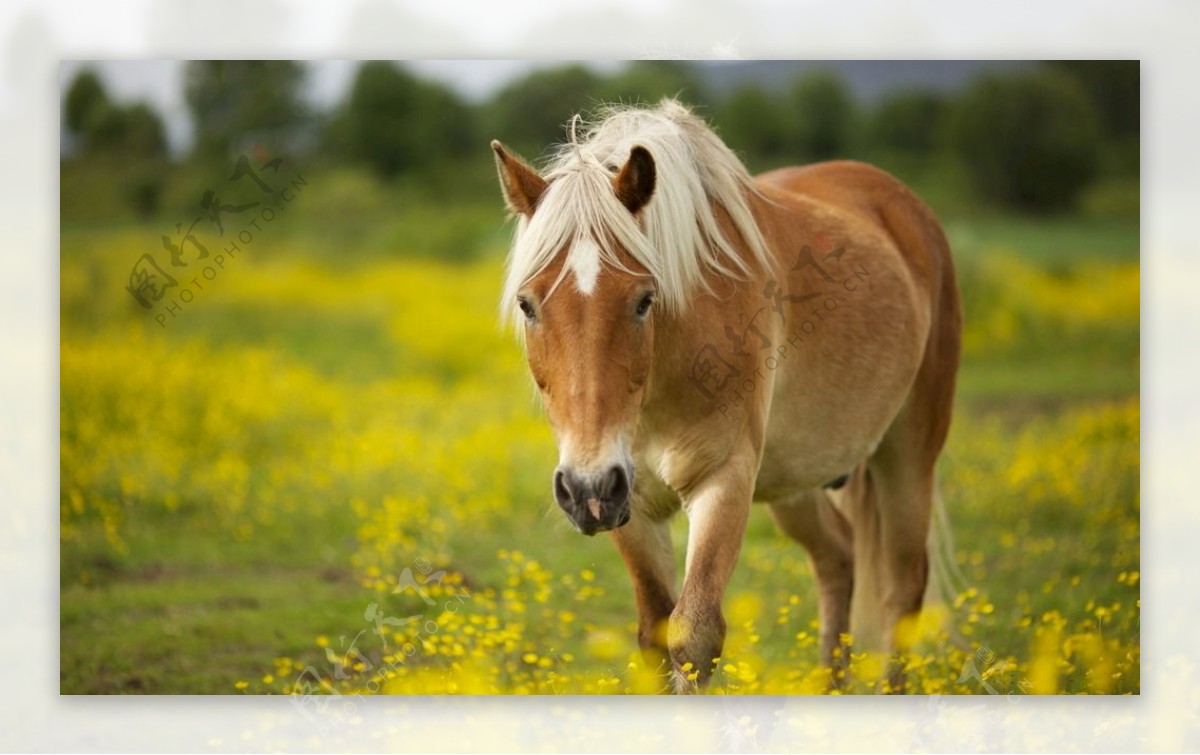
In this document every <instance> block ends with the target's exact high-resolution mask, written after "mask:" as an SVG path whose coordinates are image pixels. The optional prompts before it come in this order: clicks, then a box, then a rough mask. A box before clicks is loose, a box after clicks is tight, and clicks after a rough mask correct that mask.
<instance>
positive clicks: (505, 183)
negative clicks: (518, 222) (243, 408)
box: [492, 139, 546, 217]
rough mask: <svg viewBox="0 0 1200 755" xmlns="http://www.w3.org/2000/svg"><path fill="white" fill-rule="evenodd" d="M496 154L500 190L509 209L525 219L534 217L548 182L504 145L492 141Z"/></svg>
mask: <svg viewBox="0 0 1200 755" xmlns="http://www.w3.org/2000/svg"><path fill="white" fill-rule="evenodd" d="M492 151H493V152H495V153H496V172H497V173H499V174H500V189H501V190H502V191H503V192H504V201H505V202H507V203H508V206H509V208H510V209H511V210H512V211H513V212H516V213H520V214H521V215H524V216H525V217H530V216H532V215H533V210H534V208H536V207H537V202H538V199H540V198H541V196H542V192H544V191H545V190H546V180H545V179H544V178H542V177H541V176H539V175H538V174H537V171H536V170H534V169H533V168H531V167H529V165H528V164H527V163H526V162H525V161H524V160H522V159H521V158H519V157H516V156H514V155H512V154H510V153H509V151H508V150H506V149H505V148H504V145H503V144H501V143H500V142H498V141H496V140H495V139H493V140H492Z"/></svg>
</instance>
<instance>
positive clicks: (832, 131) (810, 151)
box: [790, 71, 856, 162]
mask: <svg viewBox="0 0 1200 755" xmlns="http://www.w3.org/2000/svg"><path fill="white" fill-rule="evenodd" d="M790 96H791V106H792V112H791V115H792V116H793V117H794V118H795V124H796V127H795V128H796V149H797V155H798V157H800V158H802V159H804V160H806V161H810V162H815V161H818V160H830V159H833V158H836V157H846V156H847V152H848V151H849V149H850V145H851V144H852V143H853V141H854V138H855V127H856V124H855V107H854V101H853V100H851V99H850V92H849V90H848V89H846V85H845V84H844V83H843V82H842V80H841V79H840V78H839V77H838V76H837V75H836V74H834V73H832V72H828V71H821V72H817V73H813V74H809V75H807V76H801V77H800V78H798V79H797V80H796V83H795V84H794V85H793V87H792V90H791V92H790Z"/></svg>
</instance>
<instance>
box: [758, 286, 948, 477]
mask: <svg viewBox="0 0 1200 755" xmlns="http://www.w3.org/2000/svg"><path fill="white" fill-rule="evenodd" d="M873 264H875V267H876V270H879V269H880V268H883V267H884V265H883V264H882V263H879V262H876V263H873ZM872 278H873V279H872V280H870V285H871V288H873V289H875V290H873V291H871V290H869V291H868V292H867V293H868V295H866V296H859V297H857V298H855V299H848V300H847V301H846V302H845V304H844V305H843V306H840V307H839V308H838V309H837V310H836V311H834V312H833V313H832V314H831V315H829V316H827V317H826V318H825V319H824V320H823V321H821V322H820V323H819V324H818V325H817V326H816V327H814V328H813V329H812V332H811V333H809V331H808V329H807V328H802V327H791V328H788V329H786V330H784V334H783V335H782V336H781V338H782V339H784V340H787V343H788V344H789V347H790V348H789V349H788V350H786V351H784V352H783V353H782V355H781V357H780V359H779V360H778V362H777V364H776V369H775V370H773V371H772V372H771V376H772V378H773V379H772V382H771V404H770V413H769V415H768V419H767V427H766V437H765V443H764V446H763V460H762V465H761V467H760V469H759V475H758V479H757V486H756V491H755V497H756V498H757V499H758V500H765V501H770V500H779V499H780V498H783V497H787V496H790V495H793V494H795V493H796V492H798V491H801V490H804V489H809V488H813V487H819V486H821V485H825V484H827V483H829V482H831V481H833V480H835V479H837V478H838V477H840V476H842V475H844V474H846V473H847V472H850V471H851V470H852V469H854V467H855V466H857V465H858V464H859V463H861V462H863V461H864V460H866V459H867V458H869V457H870V456H871V455H872V454H873V453H874V452H875V449H876V448H877V447H878V446H879V443H880V441H881V440H882V439H883V437H884V435H885V434H886V433H887V431H888V428H889V427H890V426H891V424H892V422H893V421H894V420H895V418H896V416H897V414H898V413H899V412H900V410H901V408H902V406H903V405H904V402H905V401H906V399H907V397H908V394H909V392H910V391H911V389H912V385H913V381H914V380H915V378H916V372H917V369H918V367H919V365H920V362H921V359H922V356H923V351H924V342H925V338H926V335H927V333H928V317H927V316H924V315H922V314H921V312H920V309H919V306H915V305H916V302H917V301H918V298H917V297H915V296H913V295H912V293H911V292H912V289H911V281H909V280H908V279H907V277H906V276H904V275H903V274H898V273H896V272H892V271H890V270H887V271H881V272H879V273H876V274H875V275H873V276H872ZM801 316H802V314H801V315H797V317H795V318H794V319H793V322H800V323H803V320H801V319H800V317H801ZM789 339H790V340H789ZM768 367H770V365H769V364H768Z"/></svg>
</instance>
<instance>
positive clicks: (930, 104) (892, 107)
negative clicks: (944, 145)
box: [871, 90, 948, 155]
mask: <svg viewBox="0 0 1200 755" xmlns="http://www.w3.org/2000/svg"><path fill="white" fill-rule="evenodd" d="M947 112H948V107H947V103H946V100H945V99H944V98H943V97H941V96H940V95H938V94H935V93H933V92H926V91H918V90H913V91H907V92H898V93H896V94H893V95H891V96H889V97H887V98H886V99H884V100H883V102H881V103H880V105H879V107H878V108H877V109H876V110H875V113H874V116H873V117H872V121H871V138H872V140H873V141H874V142H875V143H876V144H878V145H880V146H882V147H888V148H890V149H895V150H900V151H903V152H909V153H912V154H916V155H927V154H929V153H931V152H933V151H934V150H936V149H937V147H938V146H939V145H940V144H941V142H942V140H943V138H944V132H945V122H946V114H947Z"/></svg>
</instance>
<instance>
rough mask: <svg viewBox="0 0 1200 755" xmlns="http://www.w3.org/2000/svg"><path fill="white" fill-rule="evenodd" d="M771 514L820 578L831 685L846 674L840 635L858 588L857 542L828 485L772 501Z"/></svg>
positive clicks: (824, 647)
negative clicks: (795, 543) (856, 566)
mask: <svg viewBox="0 0 1200 755" xmlns="http://www.w3.org/2000/svg"><path fill="white" fill-rule="evenodd" d="M770 510H771V517H772V518H773V519H774V520H775V524H776V525H777V526H778V527H779V529H780V530H782V531H783V533H784V534H786V535H787V536H788V537H790V538H792V539H793V540H795V541H796V542H798V543H800V545H802V546H804V549H805V550H806V551H808V559H809V563H810V564H811V565H812V570H813V574H814V575H815V576H816V580H817V594H818V600H819V608H820V614H821V661H822V662H823V663H824V664H825V665H826V666H827V667H828V668H829V669H830V672H831V674H832V678H831V682H832V684H833V686H835V687H838V686H841V683H842V681H843V680H844V678H845V670H846V666H847V658H846V654H847V652H848V649H844V648H841V636H842V635H843V634H845V633H848V632H849V631H850V597H851V594H852V592H853V589H854V544H853V535H852V533H851V531H850V524H849V522H847V521H846V519H845V517H843V516H842V514H841V512H839V511H838V510H837V509H836V508H834V505H833V502H832V501H830V500H829V494H828V493H826V492H825V491H824V490H813V491H808V492H805V493H801V494H800V495H798V496H796V497H795V498H793V499H790V500H787V501H785V502H781V503H772V504H771V506H770Z"/></svg>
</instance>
